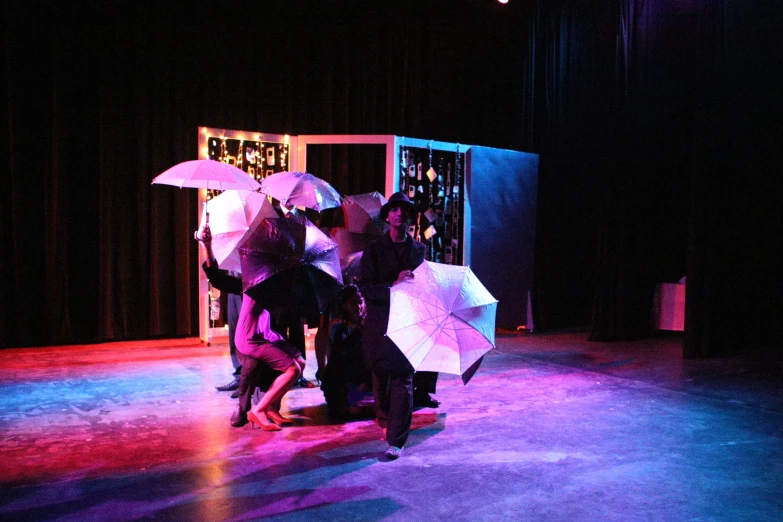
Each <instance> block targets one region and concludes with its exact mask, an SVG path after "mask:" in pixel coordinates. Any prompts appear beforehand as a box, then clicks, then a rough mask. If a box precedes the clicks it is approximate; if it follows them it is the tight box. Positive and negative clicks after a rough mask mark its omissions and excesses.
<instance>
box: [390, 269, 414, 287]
mask: <svg viewBox="0 0 783 522" xmlns="http://www.w3.org/2000/svg"><path fill="white" fill-rule="evenodd" d="M413 279H414V275H413V271H412V270H403V271H402V272H400V275H398V276H397V280H396V281H395V282H394V283H392V286H394V285H396V284H399V283H406V282H408V281H412V280H413Z"/></svg>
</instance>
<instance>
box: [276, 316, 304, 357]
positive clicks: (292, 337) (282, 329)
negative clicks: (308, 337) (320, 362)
mask: <svg viewBox="0 0 783 522" xmlns="http://www.w3.org/2000/svg"><path fill="white" fill-rule="evenodd" d="M271 326H272V330H274V331H275V332H277V333H279V334H280V335H282V336H283V337H285V340H286V341H288V342H289V343H291V344H293V345H294V346H296V348H297V350H299V353H301V354H302V358H303V359H307V353H306V350H305V334H304V324H303V323H302V320H301V319H300V318H298V317H290V316H285V317H281V318H279V319H275V318H274V317H273V318H272V321H271Z"/></svg>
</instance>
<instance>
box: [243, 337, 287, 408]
mask: <svg viewBox="0 0 783 522" xmlns="http://www.w3.org/2000/svg"><path fill="white" fill-rule="evenodd" d="M237 356H238V357H239V361H240V362H241V363H242V366H241V368H242V372H241V373H240V374H239V389H238V390H237V391H238V393H239V410H240V411H242V412H244V413H247V412H248V411H250V408H251V406H252V405H253V403H252V400H253V393H254V392H255V391H256V388H260V389H261V391H262V392H265V391H267V390H268V389H269V387H270V386H271V385H272V383H273V382H274V381H275V379H276V378H277V376H278V375H280V372H278V371H276V370H273V369H272V368H270V367H269V366H267V365H266V364H264V363H262V362H261V361H259V360H258V359H256V358H255V357H250V356H249V355H245V354H243V353H240V352H237Z"/></svg>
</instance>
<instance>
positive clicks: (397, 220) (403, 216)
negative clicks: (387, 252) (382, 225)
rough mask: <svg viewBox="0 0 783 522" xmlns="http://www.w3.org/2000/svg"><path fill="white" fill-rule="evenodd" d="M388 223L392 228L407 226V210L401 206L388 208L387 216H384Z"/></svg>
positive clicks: (408, 218)
mask: <svg viewBox="0 0 783 522" xmlns="http://www.w3.org/2000/svg"><path fill="white" fill-rule="evenodd" d="M386 219H387V220H388V221H389V225H390V226H392V227H394V228H400V227H407V226H408V221H410V216H409V215H408V210H407V209H405V208H403V207H392V208H390V209H389V217H388V218H386Z"/></svg>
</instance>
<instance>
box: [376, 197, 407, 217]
mask: <svg viewBox="0 0 783 522" xmlns="http://www.w3.org/2000/svg"><path fill="white" fill-rule="evenodd" d="M395 207H402V208H405V209H407V210H408V212H410V213H413V202H412V201H411V200H410V198H408V196H407V194H405V193H404V192H395V193H394V194H392V195H391V197H390V198H389V201H387V202H386V204H385V205H383V206H382V207H381V219H386V217H387V216H388V215H389V211H390V210H391V209H393V208H395Z"/></svg>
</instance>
